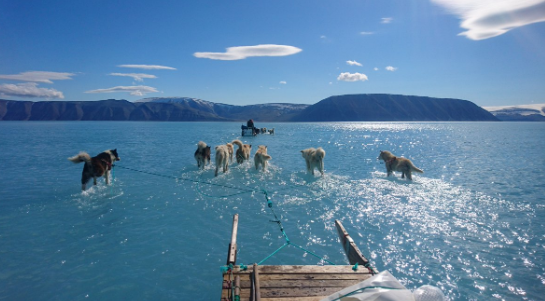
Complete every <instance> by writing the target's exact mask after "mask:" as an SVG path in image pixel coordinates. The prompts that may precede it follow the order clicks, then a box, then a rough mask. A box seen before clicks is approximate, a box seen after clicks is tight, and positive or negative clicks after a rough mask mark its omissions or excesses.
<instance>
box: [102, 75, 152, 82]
mask: <svg viewBox="0 0 545 301" xmlns="http://www.w3.org/2000/svg"><path fill="white" fill-rule="evenodd" d="M110 75H113V76H127V77H132V78H133V79H134V80H135V81H137V82H142V81H144V78H157V76H155V75H152V74H145V73H110Z"/></svg>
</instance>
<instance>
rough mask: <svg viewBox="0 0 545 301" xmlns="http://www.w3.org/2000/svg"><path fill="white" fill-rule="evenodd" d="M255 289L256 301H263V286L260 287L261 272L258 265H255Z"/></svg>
mask: <svg viewBox="0 0 545 301" xmlns="http://www.w3.org/2000/svg"><path fill="white" fill-rule="evenodd" d="M254 289H255V299H254V300H255V301H261V286H260V285H259V271H258V268H257V263H254Z"/></svg>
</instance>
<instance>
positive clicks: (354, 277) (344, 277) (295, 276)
mask: <svg viewBox="0 0 545 301" xmlns="http://www.w3.org/2000/svg"><path fill="white" fill-rule="evenodd" d="M259 277H260V279H261V280H262V281H267V280H292V281H298V280H327V279H329V280H361V279H364V280H365V279H367V278H369V277H371V274H363V273H352V274H336V273H331V274H263V273H261V274H260V275H259ZM241 279H244V277H243V278H241Z"/></svg>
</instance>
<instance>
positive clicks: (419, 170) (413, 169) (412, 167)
mask: <svg viewBox="0 0 545 301" xmlns="http://www.w3.org/2000/svg"><path fill="white" fill-rule="evenodd" d="M409 165H410V167H411V170H412V171H416V172H419V173H424V171H423V170H422V169H420V168H418V167H416V166H414V164H413V162H410V164H409Z"/></svg>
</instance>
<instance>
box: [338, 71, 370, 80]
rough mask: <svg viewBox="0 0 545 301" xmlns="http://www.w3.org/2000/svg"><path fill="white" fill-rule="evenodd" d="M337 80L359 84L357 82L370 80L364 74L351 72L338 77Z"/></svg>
mask: <svg viewBox="0 0 545 301" xmlns="http://www.w3.org/2000/svg"><path fill="white" fill-rule="evenodd" d="M337 80H342V81H345V82H357V81H362V82H364V81H366V80H368V78H367V75H365V74H362V73H357V72H356V73H349V72H343V73H341V74H340V75H339V77H337Z"/></svg>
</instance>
